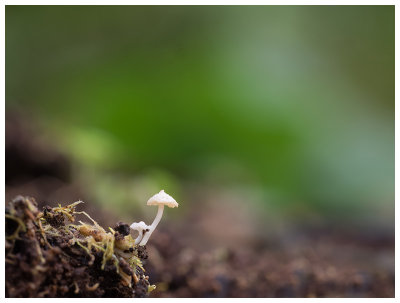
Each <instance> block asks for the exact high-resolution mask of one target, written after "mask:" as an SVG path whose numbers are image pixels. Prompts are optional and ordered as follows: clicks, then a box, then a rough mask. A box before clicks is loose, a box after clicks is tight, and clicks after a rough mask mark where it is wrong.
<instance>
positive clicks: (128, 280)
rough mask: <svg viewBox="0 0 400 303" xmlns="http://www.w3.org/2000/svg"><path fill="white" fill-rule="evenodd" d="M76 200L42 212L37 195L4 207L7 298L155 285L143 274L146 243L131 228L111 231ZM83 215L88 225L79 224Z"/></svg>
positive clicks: (120, 291)
mask: <svg viewBox="0 0 400 303" xmlns="http://www.w3.org/2000/svg"><path fill="white" fill-rule="evenodd" d="M80 203H83V202H82V201H78V202H75V203H72V204H70V205H67V206H64V207H63V206H61V205H59V206H58V207H54V208H51V207H49V206H46V207H45V208H44V209H43V211H42V212H40V211H39V210H38V209H37V204H36V202H35V200H34V199H33V198H28V197H21V196H19V197H17V198H16V199H14V200H13V201H12V202H11V203H10V204H9V207H8V208H6V214H5V217H6V296H7V297H145V296H147V295H148V293H149V292H150V291H151V290H153V289H154V286H153V285H150V283H149V281H148V276H145V274H144V273H145V269H144V267H143V260H144V259H145V258H146V257H147V254H146V252H145V249H146V248H145V247H139V246H136V245H135V244H134V239H133V238H132V237H131V235H130V234H129V226H128V225H127V224H124V223H121V222H119V223H118V224H117V225H116V226H115V227H114V228H109V229H108V231H106V230H105V229H103V228H102V227H101V226H100V225H99V224H98V223H97V222H96V221H95V220H93V219H92V218H91V217H90V216H89V215H88V214H87V213H86V212H84V211H77V210H76V208H77V206H78V205H79V204H80ZM77 215H83V216H84V217H86V218H87V219H88V220H89V222H90V223H84V222H82V221H78V222H76V216H77Z"/></svg>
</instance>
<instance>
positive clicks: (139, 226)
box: [131, 221, 150, 244]
mask: <svg viewBox="0 0 400 303" xmlns="http://www.w3.org/2000/svg"><path fill="white" fill-rule="evenodd" d="M149 228H150V226H148V225H147V224H146V223H144V222H143V221H140V222H139V223H138V222H134V223H132V225H131V229H133V230H137V231H138V233H139V234H138V236H137V237H136V239H135V244H139V243H140V241H142V238H143V235H144V234H145V233H146V232H148V231H149Z"/></svg>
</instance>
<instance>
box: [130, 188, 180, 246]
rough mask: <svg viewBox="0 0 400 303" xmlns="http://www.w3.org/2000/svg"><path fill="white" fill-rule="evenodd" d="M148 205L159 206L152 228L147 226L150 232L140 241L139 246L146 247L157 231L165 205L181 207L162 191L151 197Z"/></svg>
mask: <svg viewBox="0 0 400 303" xmlns="http://www.w3.org/2000/svg"><path fill="white" fill-rule="evenodd" d="M147 205H157V206H158V211H157V215H156V217H155V219H154V221H153V223H152V224H151V225H150V226H147V228H148V229H149V231H148V232H146V233H145V234H144V236H143V239H142V240H141V241H140V243H139V245H146V243H147V241H148V240H149V238H150V236H151V234H152V233H153V231H154V230H155V229H156V227H157V225H158V223H159V222H160V220H161V217H162V215H163V211H164V205H166V206H168V207H171V208H174V207H178V206H179V204H178V203H177V202H176V201H175V199H174V198H172V197H171V196H170V195H168V194H167V193H166V192H164V190H162V191H160V192H159V193H158V194H156V195H154V196H153V197H151V198H150V199H149V201H147ZM135 242H136V241H135Z"/></svg>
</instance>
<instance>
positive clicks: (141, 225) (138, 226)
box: [131, 221, 148, 230]
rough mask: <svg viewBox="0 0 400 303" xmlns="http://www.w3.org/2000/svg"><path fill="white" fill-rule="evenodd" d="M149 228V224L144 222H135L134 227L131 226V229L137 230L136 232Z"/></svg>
mask: <svg viewBox="0 0 400 303" xmlns="http://www.w3.org/2000/svg"><path fill="white" fill-rule="evenodd" d="M147 227H148V226H147V224H146V223H144V222H143V221H140V222H134V223H132V225H131V228H132V229H136V230H143V229H146V228H147Z"/></svg>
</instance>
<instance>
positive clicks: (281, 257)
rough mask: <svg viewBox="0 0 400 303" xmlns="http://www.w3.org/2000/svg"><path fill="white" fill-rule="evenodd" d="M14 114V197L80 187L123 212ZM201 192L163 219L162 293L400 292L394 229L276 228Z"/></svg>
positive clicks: (151, 248)
mask: <svg viewBox="0 0 400 303" xmlns="http://www.w3.org/2000/svg"><path fill="white" fill-rule="evenodd" d="M9 118H10V119H8V120H7V124H6V132H7V134H6V203H8V202H9V201H10V200H11V199H12V198H13V197H14V196H16V195H19V194H21V195H29V196H33V197H35V198H36V200H37V201H38V203H39V206H40V207H43V206H44V205H45V204H49V205H56V204H57V203H63V204H68V203H71V202H73V200H74V199H75V198H76V196H79V197H80V199H82V200H83V201H85V204H84V208H85V209H86V210H87V212H89V213H90V214H91V215H92V216H93V217H94V219H95V220H97V221H98V222H99V223H101V224H102V225H103V226H113V225H114V224H115V223H116V222H117V221H119V218H118V216H117V215H115V214H112V213H109V212H105V211H103V210H102V209H100V208H99V207H98V206H96V205H94V204H92V201H91V199H90V197H89V196H88V195H87V193H86V189H85V188H84V187H82V185H80V184H75V183H74V180H73V177H72V176H71V170H70V163H69V160H68V159H67V158H66V156H65V155H62V154H59V153H58V152H56V151H55V150H53V149H52V148H51V146H50V145H49V144H48V142H44V141H43V142H41V140H40V138H38V137H37V134H35V133H34V129H31V128H29V127H27V126H26V125H25V124H24V122H23V120H24V119H21V118H20V117H10V116H9ZM39 155H40V156H41V157H38V156H39ZM191 194H192V195H193V202H194V203H192V206H191V208H190V209H189V211H188V212H187V213H186V214H185V216H184V217H183V218H180V219H179V220H177V221H176V222H171V221H166V220H164V221H162V222H161V224H160V226H159V227H158V229H157V230H156V232H155V233H154V234H153V236H152V238H151V239H150V241H149V244H148V247H147V250H148V252H149V264H148V265H147V268H148V275H149V276H150V277H151V280H152V281H153V282H154V283H156V284H157V289H156V291H154V292H153V293H152V296H156V297H393V296H394V279H395V278H394V235H393V234H392V233H385V232H384V231H369V230H368V231H354V232H348V231H346V229H340V228H336V227H335V228H323V229H320V228H310V227H302V226H298V227H296V229H294V228H287V229H281V230H280V232H279V233H274V232H273V230H274V227H273V224H274V222H271V230H263V229H260V228H258V227H257V224H254V222H253V220H254V217H253V216H252V214H251V213H249V211H248V210H247V207H246V204H244V203H242V204H240V201H230V199H229V197H226V196H225V195H223V194H221V193H219V192H218V191H212V190H209V191H208V192H207V191H204V190H203V189H201V188H197V189H191ZM110 200H112V197H110ZM200 202H201V203H200ZM110 203H111V202H110ZM166 211H167V212H169V211H171V212H172V210H166ZM134 219H137V218H136V216H135V218H134ZM148 223H149V222H148ZM264 226H268V224H264ZM263 228H265V227H263ZM271 231H272V232H271Z"/></svg>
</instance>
